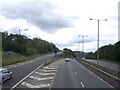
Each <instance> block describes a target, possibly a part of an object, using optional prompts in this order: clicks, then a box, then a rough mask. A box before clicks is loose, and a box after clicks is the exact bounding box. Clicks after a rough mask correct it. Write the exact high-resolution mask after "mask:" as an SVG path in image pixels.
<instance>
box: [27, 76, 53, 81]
mask: <svg viewBox="0 0 120 90" xmlns="http://www.w3.org/2000/svg"><path fill="white" fill-rule="evenodd" d="M29 78H31V79H35V80H38V81H41V80H48V79H53V77H46V78H40V77H36V76H30V77H29Z"/></svg>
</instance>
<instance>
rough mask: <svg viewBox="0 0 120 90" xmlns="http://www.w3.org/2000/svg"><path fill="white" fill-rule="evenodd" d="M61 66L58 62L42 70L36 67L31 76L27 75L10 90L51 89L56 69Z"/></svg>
mask: <svg viewBox="0 0 120 90" xmlns="http://www.w3.org/2000/svg"><path fill="white" fill-rule="evenodd" d="M61 64H62V62H61V61H60V60H59V61H57V62H54V63H52V64H50V65H48V66H45V67H44V68H40V67H38V68H37V69H35V70H34V71H33V72H32V73H31V74H29V75H27V76H26V78H24V79H22V80H21V81H20V82H18V83H17V84H16V85H15V86H13V87H12V88H11V89H10V90H14V89H16V88H26V89H27V88H51V85H52V83H53V80H54V78H55V76H56V72H57V70H58V67H59V66H60V65H61Z"/></svg>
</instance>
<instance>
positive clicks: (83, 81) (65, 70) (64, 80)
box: [52, 59, 112, 88]
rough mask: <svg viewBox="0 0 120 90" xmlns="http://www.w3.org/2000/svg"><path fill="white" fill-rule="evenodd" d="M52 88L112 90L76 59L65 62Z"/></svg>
mask: <svg viewBox="0 0 120 90" xmlns="http://www.w3.org/2000/svg"><path fill="white" fill-rule="evenodd" d="M52 88H112V86H110V85H109V84H108V83H106V82H105V81H103V80H102V79H101V78H99V77H98V76H96V75H95V74H93V73H92V72H90V71H89V70H88V69H86V68H85V67H83V66H82V65H81V64H80V63H78V62H77V61H76V60H74V59H70V62H66V61H65V60H63V63H62V64H61V66H60V67H59V69H58V72H57V74H56V77H55V80H54V82H53V85H52Z"/></svg>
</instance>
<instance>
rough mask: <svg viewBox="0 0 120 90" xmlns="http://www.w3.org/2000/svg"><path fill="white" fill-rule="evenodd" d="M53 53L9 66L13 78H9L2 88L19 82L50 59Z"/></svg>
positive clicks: (10, 86)
mask: <svg viewBox="0 0 120 90" xmlns="http://www.w3.org/2000/svg"><path fill="white" fill-rule="evenodd" d="M52 56H53V55H52V54H51V55H46V56H41V57H39V58H36V60H34V61H33V62H28V63H22V64H16V65H13V66H10V67H8V69H9V70H10V71H12V73H13V75H12V79H10V80H7V81H6V82H4V83H3V84H2V88H12V87H13V86H14V85H15V84H16V83H18V82H19V81H20V80H21V79H23V78H24V77H25V76H27V75H28V74H29V73H31V72H32V71H33V70H35V69H36V68H37V67H38V66H40V65H41V64H43V63H45V62H46V61H47V60H49V59H50V58H51V57H52Z"/></svg>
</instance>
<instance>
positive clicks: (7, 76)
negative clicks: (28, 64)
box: [0, 68, 12, 83]
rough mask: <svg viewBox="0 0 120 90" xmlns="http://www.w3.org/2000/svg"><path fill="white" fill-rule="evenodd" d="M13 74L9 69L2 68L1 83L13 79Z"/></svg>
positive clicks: (0, 71)
mask: <svg viewBox="0 0 120 90" xmlns="http://www.w3.org/2000/svg"><path fill="white" fill-rule="evenodd" d="M11 77H12V72H10V71H9V70H8V69H7V68H0V83H3V82H4V81H6V80H8V79H11Z"/></svg>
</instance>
